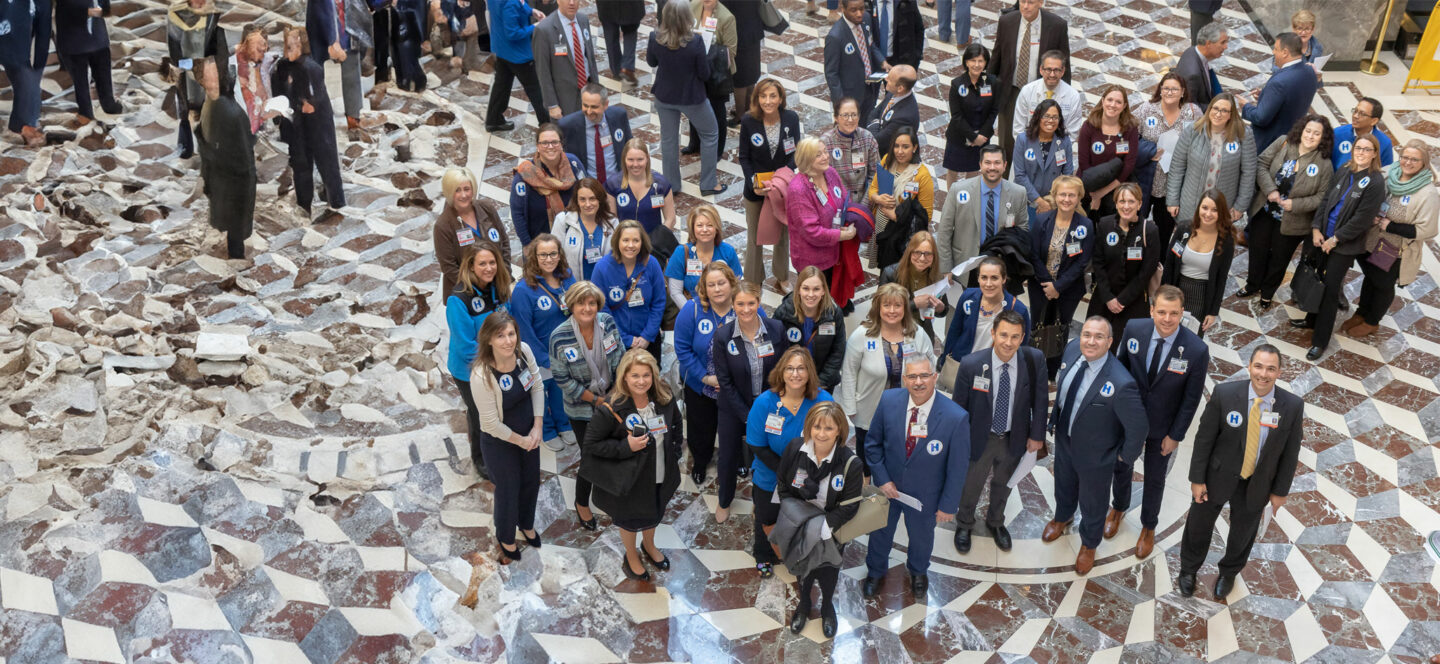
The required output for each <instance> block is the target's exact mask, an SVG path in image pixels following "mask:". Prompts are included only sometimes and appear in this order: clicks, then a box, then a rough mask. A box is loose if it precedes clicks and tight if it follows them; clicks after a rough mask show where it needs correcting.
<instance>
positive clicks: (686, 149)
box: [680, 145, 700, 154]
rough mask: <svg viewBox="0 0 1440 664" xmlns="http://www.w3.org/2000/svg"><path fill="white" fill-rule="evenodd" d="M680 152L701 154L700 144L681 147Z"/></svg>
mask: <svg viewBox="0 0 1440 664" xmlns="http://www.w3.org/2000/svg"><path fill="white" fill-rule="evenodd" d="M680 154H700V146H698V145H687V146H685V147H683V148H681V149H680Z"/></svg>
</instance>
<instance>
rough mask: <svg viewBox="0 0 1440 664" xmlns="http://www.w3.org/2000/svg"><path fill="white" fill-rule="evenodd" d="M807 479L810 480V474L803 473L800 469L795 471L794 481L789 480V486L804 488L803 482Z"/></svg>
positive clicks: (802, 469) (803, 470)
mask: <svg viewBox="0 0 1440 664" xmlns="http://www.w3.org/2000/svg"><path fill="white" fill-rule="evenodd" d="M808 479H810V473H807V472H805V469H804V468H801V469H799V470H796V471H795V479H792V480H790V486H793V487H795V488H797V489H798V488H800V487H802V486H805V480H808Z"/></svg>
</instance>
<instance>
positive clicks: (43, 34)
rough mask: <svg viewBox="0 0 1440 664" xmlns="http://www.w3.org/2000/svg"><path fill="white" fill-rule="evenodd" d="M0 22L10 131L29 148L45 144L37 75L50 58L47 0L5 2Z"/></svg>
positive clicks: (0, 62) (0, 59) (0, 55)
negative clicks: (10, 96) (7, 85)
mask: <svg viewBox="0 0 1440 664" xmlns="http://www.w3.org/2000/svg"><path fill="white" fill-rule="evenodd" d="M0 23H4V24H5V25H6V26H7V27H8V28H9V30H8V31H7V33H8V34H6V35H5V38H4V39H0V67H3V68H4V69H5V77H6V78H8V79H10V91H11V94H12V95H13V97H12V99H13V101H12V102H11V105H10V131H13V132H15V133H17V134H20V136H21V137H23V138H24V139H25V144H26V145H29V146H30V147H32V148H38V147H40V146H42V145H45V132H42V131H40V76H41V74H42V73H44V71H45V61H46V60H49V59H50V0H34V2H7V3H5V4H4V6H0Z"/></svg>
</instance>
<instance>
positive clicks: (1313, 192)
mask: <svg viewBox="0 0 1440 664" xmlns="http://www.w3.org/2000/svg"><path fill="white" fill-rule="evenodd" d="M1291 159H1298V160H1299V162H1298V163H1297V164H1296V165H1295V182H1294V184H1292V185H1291V186H1290V211H1289V212H1286V213H1285V214H1284V215H1283V216H1282V217H1281V218H1280V233H1281V234H1283V235H1306V236H1308V235H1310V222H1311V220H1312V219H1313V218H1314V216H1315V209H1316V208H1318V207H1320V201H1321V200H1322V199H1324V198H1325V192H1326V190H1327V189H1329V188H1330V181H1331V179H1332V178H1334V177H1335V169H1334V167H1332V166H1331V165H1330V157H1329V155H1327V154H1325V151H1324V150H1318V149H1317V150H1311V151H1310V154H1307V155H1305V156H1303V157H1302V156H1300V148H1299V146H1295V145H1291V144H1290V142H1289V141H1287V140H1279V141H1275V142H1274V143H1271V144H1270V147H1268V148H1265V151H1264V152H1261V153H1260V170H1259V171H1258V172H1257V173H1256V174H1255V184H1256V186H1257V187H1258V189H1259V190H1258V192H1257V193H1256V195H1255V199H1254V200H1253V201H1251V202H1250V216H1252V217H1253V216H1255V214H1256V213H1257V212H1259V211H1260V208H1263V207H1265V203H1266V201H1268V200H1269V196H1270V192H1272V191H1275V173H1276V172H1278V171H1279V170H1280V169H1281V168H1282V167H1283V166H1285V162H1287V161H1290V160H1291ZM1312 167H1313V168H1312Z"/></svg>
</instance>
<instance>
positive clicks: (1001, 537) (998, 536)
mask: <svg viewBox="0 0 1440 664" xmlns="http://www.w3.org/2000/svg"><path fill="white" fill-rule="evenodd" d="M991 534H993V535H994V536H995V548H997V549H1000V550H1001V551H1009V550H1010V530H1009V529H1008V528H1006V527H1005V526H995V527H994V528H993V529H992V530H991Z"/></svg>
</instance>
